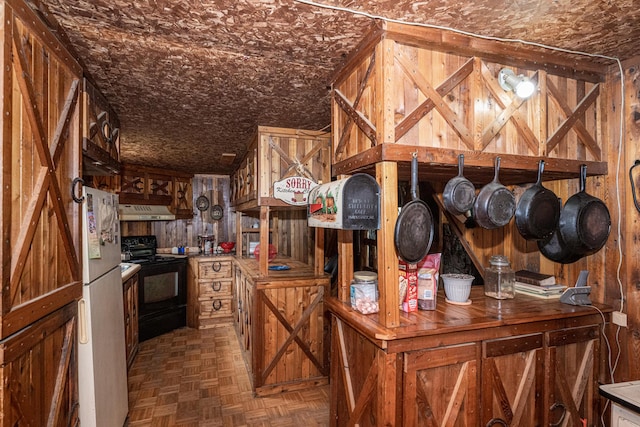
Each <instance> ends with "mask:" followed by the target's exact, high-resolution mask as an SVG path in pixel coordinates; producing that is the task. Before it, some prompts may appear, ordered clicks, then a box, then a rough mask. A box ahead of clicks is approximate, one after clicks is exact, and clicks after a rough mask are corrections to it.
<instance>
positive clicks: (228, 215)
mask: <svg viewBox="0 0 640 427" xmlns="http://www.w3.org/2000/svg"><path fill="white" fill-rule="evenodd" d="M201 195H205V196H207V198H208V199H209V201H210V205H211V206H213V205H216V204H217V205H220V206H222V207H223V210H224V214H223V216H222V219H221V220H219V221H214V220H213V219H211V215H210V210H206V211H199V210H198V209H197V208H195V207H194V209H193V211H194V215H193V219H181V220H175V221H125V222H123V223H122V224H123V225H122V235H123V236H138V235H151V234H152V235H155V236H156V237H157V238H158V247H160V248H168V247H169V248H170V247H173V246H180V245H184V246H198V236H199V235H214V236H217V241H218V242H225V241H235V224H236V222H235V221H236V218H235V211H234V210H233V208H232V207H231V205H230V203H229V177H228V176H223V175H195V176H194V178H193V198H194V204H193V206H195V199H197V198H198V197H199V196H201Z"/></svg>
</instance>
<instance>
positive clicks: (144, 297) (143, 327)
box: [121, 236, 187, 341]
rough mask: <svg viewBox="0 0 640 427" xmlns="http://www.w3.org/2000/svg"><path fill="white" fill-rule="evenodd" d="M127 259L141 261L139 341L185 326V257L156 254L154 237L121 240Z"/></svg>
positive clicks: (139, 275)
mask: <svg viewBox="0 0 640 427" xmlns="http://www.w3.org/2000/svg"><path fill="white" fill-rule="evenodd" d="M121 248H122V253H123V254H125V255H128V256H129V257H130V259H129V260H128V261H127V262H130V263H134V264H140V270H139V271H138V332H139V338H140V341H144V340H147V339H149V338H153V337H155V336H158V335H161V334H164V333H167V332H170V331H172V330H173V329H177V328H180V327H182V326H185V325H186V319H187V315H186V313H187V257H186V256H162V255H158V254H157V253H156V250H157V248H158V241H157V239H156V236H127V237H123V238H122V239H121Z"/></svg>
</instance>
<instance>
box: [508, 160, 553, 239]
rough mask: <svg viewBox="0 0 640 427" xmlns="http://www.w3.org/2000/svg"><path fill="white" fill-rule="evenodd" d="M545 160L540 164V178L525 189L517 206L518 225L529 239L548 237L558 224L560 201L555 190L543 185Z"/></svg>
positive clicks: (519, 229)
mask: <svg viewBox="0 0 640 427" xmlns="http://www.w3.org/2000/svg"><path fill="white" fill-rule="evenodd" d="M543 171H544V160H540V163H539V165H538V180H537V181H536V183H535V184H534V185H533V186H531V187H529V188H528V189H527V191H525V192H524V193H523V194H522V196H521V197H520V200H519V201H518V207H517V208H516V227H517V228H518V231H519V232H520V235H522V237H524V238H525V239H527V240H540V239H546V238H547V237H549V236H551V235H552V234H553V232H554V231H555V230H556V227H557V226H558V220H559V219H560V202H559V201H558V197H557V196H556V195H555V194H554V193H553V191H551V190H549V189H547V188H545V187H544V186H543V185H542V172H543Z"/></svg>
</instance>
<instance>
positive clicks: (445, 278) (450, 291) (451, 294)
mask: <svg viewBox="0 0 640 427" xmlns="http://www.w3.org/2000/svg"><path fill="white" fill-rule="evenodd" d="M440 277H442V282H443V283H444V294H445V295H446V296H447V299H448V300H449V301H453V302H467V301H468V300H469V294H470V293H471V283H473V279H475V277H473V276H472V275H470V274H457V273H456V274H442V275H440Z"/></svg>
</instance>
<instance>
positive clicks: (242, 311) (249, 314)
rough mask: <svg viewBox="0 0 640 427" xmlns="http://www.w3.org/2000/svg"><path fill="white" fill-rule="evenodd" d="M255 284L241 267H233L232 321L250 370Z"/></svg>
mask: <svg viewBox="0 0 640 427" xmlns="http://www.w3.org/2000/svg"><path fill="white" fill-rule="evenodd" d="M254 289H255V286H254V284H253V282H252V281H251V278H250V276H248V275H247V274H246V273H243V270H242V269H241V268H236V269H234V278H233V301H234V309H233V321H234V326H235V328H236V333H237V335H238V339H239V340H240V349H241V350H242V353H243V356H244V360H245V362H246V364H247V368H248V369H249V371H250V372H251V371H252V369H253V368H252V365H251V363H252V356H251V355H252V353H253V338H252V327H253V326H252V325H253V301H254V299H255V297H254Z"/></svg>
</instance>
